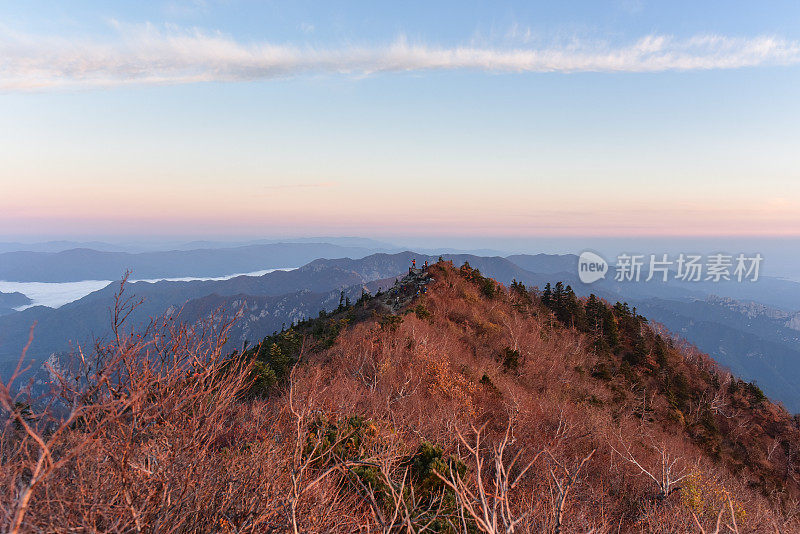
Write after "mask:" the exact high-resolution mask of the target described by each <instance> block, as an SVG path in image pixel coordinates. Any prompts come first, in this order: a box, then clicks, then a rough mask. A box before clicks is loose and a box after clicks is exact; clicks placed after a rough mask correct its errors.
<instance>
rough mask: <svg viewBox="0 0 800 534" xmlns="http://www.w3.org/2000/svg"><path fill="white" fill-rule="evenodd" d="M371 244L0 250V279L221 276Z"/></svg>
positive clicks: (352, 253)
mask: <svg viewBox="0 0 800 534" xmlns="http://www.w3.org/2000/svg"><path fill="white" fill-rule="evenodd" d="M371 252H372V250H370V249H366V248H360V247H343V246H339V245H331V244H328V243H273V244H263V245H249V246H242V247H235V248H225V249H209V248H206V249H195V250H172V251H163V252H140V253H137V254H129V253H126V252H102V251H97V250H91V249H72V250H65V251H62V252H6V253H4V254H0V280H7V281H15V282H70V281H80V280H116V279H119V277H120V276H121V274H122V273H124V272H125V271H126V270H131V271H133V277H134V278H137V279H148V278H177V277H183V276H224V275H228V274H231V273H237V272H241V273H244V272H252V271H258V270H264V269H273V268H283V267H298V266H300V265H304V264H306V263H308V262H309V261H311V260H313V259H316V258H325V257H327V258H338V257H345V256H348V257H353V258H360V257H363V256H366V255H368V254H370V253H371Z"/></svg>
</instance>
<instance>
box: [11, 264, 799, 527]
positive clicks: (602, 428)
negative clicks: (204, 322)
mask: <svg viewBox="0 0 800 534" xmlns="http://www.w3.org/2000/svg"><path fill="white" fill-rule="evenodd" d="M212 330H213V329H212ZM193 332H194V333H193ZM219 335H220V336H222V338H224V337H226V335H227V332H226V331H224V330H223V331H221V332H219ZM150 336H152V339H157V340H158V342H157V343H155V344H153V343H152V341H151V337H150ZM197 336H200V337H197ZM219 343H220V341H219V340H217V341H215V340H214V339H213V338H211V339H209V338H207V337H205V335H204V334H202V335H201V334H197V333H196V331H186V330H185V329H183V328H181V327H179V326H176V325H172V324H169V322H168V324H166V325H165V326H164V328H163V329H159V330H156V331H150V332H149V333H146V334H145V337H144V338H142V337H138V336H136V335H133V336H130V337H126V336H123V337H122V340H121V341H120V344H119V345H115V343H111V344H110V345H109V347H108V348H107V349H105V350H106V352H105V353H104V354H106V355H108V356H109V357H112V361H113V355H115V354H121V355H124V358H119V360H118V361H121V362H124V364H125V366H126V369H127V370H128V371H127V373H126V374H125V375H124V376H126V377H127V376H131V377H134V378H135V380H134V379H131V380H130V381H124V382H123V383H122V384H121V387H119V388H115V389H114V392H115V395H114V397H113V398H112V400H110V401H109V403H108V404H107V405H99V406H88V407H87V408H86V411H85V413H87V414H91V415H92V416H91V417H88V416H87V417H85V418H84V419H83V420H82V424H81V425H79V426H73V427H72V428H68V429H66V430H65V431H64V433H63V434H57V435H56V439H58V440H59V441H58V442H57V443H55V444H54V448H55V450H57V451H58V453H59V458H64V459H65V460H64V462H63V463H62V464H60V465H59V466H58V468H57V469H55V470H54V472H53V473H52V474H51V475H50V476H48V477H47V478H46V479H45V480H44V481H43V482H42V483H41V487H40V489H39V491H37V492H36V493H35V494H34V496H33V498H32V500H31V506H30V508H29V510H28V513H27V516H26V519H25V520H26V527H27V528H29V529H30V530H40V531H49V530H54V529H55V530H59V529H61V530H68V529H71V528H78V527H80V525H85V524H86V523H87V520H88V521H90V522H91V523H92V524H95V525H107V524H114V525H116V526H117V527H118V528H119V529H120V530H126V531H127V530H135V529H140V530H142V531H150V530H157V529H158V528H161V527H163V526H170V528H174V529H176V530H180V531H220V532H263V531H295V532H354V531H366V532H373V531H378V532H393V531H408V530H409V529H411V530H412V531H419V530H421V529H422V528H423V526H426V525H427V528H429V529H431V530H433V531H440V532H450V531H459V532H498V529H497V528H493V527H492V526H491V524H492V522H493V521H492V519H491V518H492V517H494V518H495V520H496V521H497V523H499V524H500V525H502V524H503V522H504V521H505V522H506V523H509V522H514V524H515V530H514V532H590V531H595V532H660V533H668V532H669V533H676V534H677V533H686V532H699V528H698V525H702V526H703V527H704V528H705V529H706V532H710V531H712V530H713V525H714V524H715V522H716V521H717V520H718V519H717V518H718V517H721V518H722V519H723V520H724V522H725V523H724V524H730V525H733V524H734V523H735V525H736V526H735V527H732V528H731V529H730V530H731V531H732V532H756V533H761V532H764V533H767V532H770V533H774V532H775V531H779V532H797V531H798V528H800V524H798V518H797V517H796V509H795V503H796V502H797V498H798V497H800V461H799V460H800V454H798V452H800V451H798V445H797V444H798V443H800V420H798V419H797V418H792V417H791V416H790V415H789V414H788V413H787V412H786V411H785V410H783V409H781V408H780V407H778V406H776V405H774V404H773V403H771V402H770V401H769V400H768V399H767V398H765V397H764V396H763V394H761V392H760V390H758V388H757V387H755V386H753V385H752V384H747V383H744V382H742V381H740V380H737V379H735V378H734V377H732V376H731V375H730V374H729V373H726V372H724V371H721V370H720V369H719V368H718V367H717V366H716V365H715V364H714V362H712V361H711V360H709V359H708V358H707V357H705V356H704V355H702V354H700V353H698V352H697V351H694V350H692V349H691V347H688V346H683V345H682V344H681V343H680V342H679V341H677V340H673V339H670V338H666V337H663V336H661V335H659V333H658V332H657V331H655V330H654V329H652V328H651V327H650V326H649V325H648V323H647V321H646V320H644V319H643V318H642V317H641V316H639V315H637V314H635V313H634V312H633V311H632V310H631V309H629V308H628V307H627V306H625V305H622V304H619V303H618V304H615V305H613V306H612V305H610V304H609V303H605V302H602V301H599V300H597V299H588V300H580V299H577V298H575V296H574V295H573V294H570V292H568V291H564V290H563V288H561V287H560V286H559V288H558V289H556V290H554V291H552V292H551V293H548V294H547V295H544V294H543V295H541V296H540V295H539V294H538V293H531V292H529V291H528V290H527V289H526V288H525V287H523V286H521V285H519V284H514V285H513V286H512V287H509V288H504V287H502V286H500V285H498V284H497V283H496V282H495V281H494V280H492V279H489V278H486V277H484V276H482V275H481V274H479V273H478V272H476V271H475V270H474V269H471V268H468V267H462V268H458V269H457V268H454V267H453V266H452V265H451V264H448V263H444V262H443V263H440V264H437V265H433V266H431V268H430V269H428V270H423V271H417V272H414V274H413V275H410V276H408V277H406V278H404V279H403V280H402V281H401V282H400V283H399V284H398V285H396V286H392V287H391V289H389V290H388V291H386V292H384V293H382V294H381V295H376V296H375V297H371V298H363V299H359V301H357V302H354V303H350V305H348V304H346V303H345V304H343V305H342V306H339V307H338V308H337V309H336V310H335V311H332V312H331V313H329V314H324V315H321V316H320V317H319V318H317V319H314V320H307V321H303V322H301V323H300V324H298V325H295V326H294V327H292V328H290V329H287V330H285V331H282V332H279V333H276V334H274V335H272V336H269V337H268V338H266V339H264V340H263V342H262V343H260V344H258V345H257V346H255V347H253V348H252V349H251V350H248V351H247V352H246V353H244V354H243V355H242V356H241V357H239V356H238V355H236V356H234V357H232V358H231V359H223V360H222V362H221V363H216V364H215V363H213V362H219V359H218V358H219V354H220V353H219V348H218V347H219ZM215 347H216V348H215ZM154 352H155V353H154ZM208 354H210V356H208ZM161 358H167V361H172V362H178V363H180V364H181V366H180V367H179V368H178V369H177V371H175V372H170V371H169V368H166V369H163V370H162V371H161V372H159V373H153V372H152V370H153V365H154V363H153V362H159V361H162V360H161ZM243 364H244V365H245V367H242V366H241V365H243ZM96 372H98V371H96ZM102 376H105V375H102ZM102 376H101V378H100V383H103V384H104V383H106V382H103V381H102ZM87 380H88V382H89V385H91V383H92V382H91V377H90V378H89V379H87ZM65 383H66V384H68V385H69V387H73V386H72V383H73V381H70V380H68V381H66V382H65ZM2 393H3V390H0V394H2ZM81 398H86V397H85V396H83V397H81ZM15 409H16V410H18V412H19V414H20V417H23V415H22V414H23V413H27V412H23V411H22V410H23V409H24V405H23V407H18V408H15ZM109 421H111V424H109ZM104 425H106V426H104ZM15 432H17V431H16V430H14V431H9V432H7V433H6V434H4V435H3V438H2V439H4V440H8V441H7V442H5V445H4V449H3V450H11V451H13V450H14V448H13V443H14V442H13V436H14V435H15ZM88 437H91V439H88ZM77 438H82V440H81V439H77ZM87 442H88V443H87ZM25 443H31V440H27V441H25ZM75 443H82V444H83V445H82V446H83V448H82V449H81V451H80V454H74V455H71V454H69V453H70V450H71V449H70V447H74V444H75ZM32 446H33V445H32ZM7 458H8V460H7V461H9V462H18V463H15V464H13V465H10V468H9V469H4V470H0V477H6V478H5V479H4V482H5V485H7V486H8V487H13V486H14V485H15V484H16V483H17V481H15V480H14V475H13V473H17V472H18V473H24V472H25V466H26V464H25V462H26V461H28V462H33V461H35V458H36V457H35V455H21V454H9V455H7ZM67 480H69V481H70V482H71V483H66V481H67ZM0 499H3V500H2V501H0V504H2V505H3V506H4V507H7V508H9V509H11V508H13V504H14V494H12V492H4V493H2V494H0ZM165 502H169V503H170V504H169V505H166V506H165V505H164V503H165ZM718 514H719V515H718ZM487 518H488V519H487ZM734 528H735V530H734ZM503 531H505V529H503Z"/></svg>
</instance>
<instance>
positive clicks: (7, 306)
mask: <svg viewBox="0 0 800 534" xmlns="http://www.w3.org/2000/svg"><path fill="white" fill-rule="evenodd" d="M30 302H31V299H29V298H28V297H27V296H25V295H23V294H22V293H18V292H14V293H3V292H0V315H5V314H7V313H13V312H14V311H15V310H14V308H18V307H20V306H25V305H26V304H30Z"/></svg>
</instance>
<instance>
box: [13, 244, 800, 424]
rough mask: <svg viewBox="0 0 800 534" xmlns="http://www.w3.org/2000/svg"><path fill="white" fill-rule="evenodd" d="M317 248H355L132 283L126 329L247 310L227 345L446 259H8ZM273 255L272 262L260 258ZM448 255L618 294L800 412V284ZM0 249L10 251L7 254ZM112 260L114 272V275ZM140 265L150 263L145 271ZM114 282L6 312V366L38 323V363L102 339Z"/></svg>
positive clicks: (206, 262)
mask: <svg viewBox="0 0 800 534" xmlns="http://www.w3.org/2000/svg"><path fill="white" fill-rule="evenodd" d="M320 252H326V253H328V254H329V255H330V256H331V257H333V256H338V255H347V254H351V256H352V257H340V258H334V259H313V260H312V261H306V262H305V264H303V265H302V267H299V268H297V269H294V270H291V271H276V272H271V273H268V274H265V275H263V276H238V277H234V278H231V279H228V280H206V281H188V282H174V281H161V282H155V283H149V282H141V281H140V282H134V283H128V284H127V286H126V293H125V294H126V295H129V296H130V295H135V297H136V299H137V300H139V299H141V300H142V302H141V304H139V306H138V307H137V308H136V310H135V312H134V313H133V314H132V315H131V317H130V322H131V326H133V327H137V328H138V327H141V326H143V325H144V324H146V323H147V322H149V321H150V320H151V319H152V318H154V317H157V316H159V315H161V314H163V313H164V312H166V311H170V312H171V313H178V312H180V313H181V314H182V317H183V318H184V319H188V320H199V319H200V318H203V317H206V316H208V315H209V314H210V313H212V312H213V311H214V310H224V312H225V313H227V314H229V315H233V314H236V313H237V312H239V311H240V310H241V311H242V312H243V318H242V319H241V323H240V324H239V325H237V326H236V327H235V328H234V330H233V331H232V334H231V344H232V346H240V345H242V344H244V343H246V342H250V343H252V342H255V341H257V340H259V339H260V338H262V337H263V336H265V335H267V334H269V333H271V332H273V331H274V330H277V329H280V328H281V327H282V326H283V325H287V324H291V323H292V322H293V321H297V320H300V319H302V318H305V317H311V316H315V315H316V314H317V313H318V312H319V310H321V309H330V308H332V307H335V306H336V305H337V304H338V301H339V298H340V294H341V292H343V291H344V292H345V294H346V296H347V297H349V298H351V299H355V298H358V296H359V294H360V293H361V291H362V289H365V288H369V289H370V291H372V292H373V293H374V292H376V291H377V290H378V289H379V288H381V289H384V290H386V289H387V288H388V287H389V286H390V285H391V284H392V283H393V280H394V279H395V278H396V277H397V276H401V275H403V274H404V273H405V272H406V271H407V269H408V267H409V265H410V264H411V262H412V260H414V259H416V261H417V265H418V266H421V265H422V264H423V263H424V262H425V261H428V262H429V263H433V262H435V261H436V260H437V259H438V257H439V256H438V255H423V254H418V253H416V252H411V251H405V252H401V253H394V254H388V253H377V254H367V252H368V250H365V249H361V248H355V249H352V248H346V247H342V246H339V245H327V244H322V245H320V244H319V243H279V244H264V245H249V246H245V247H240V248H230V249H217V250H212V249H196V250H189V251H172V252H164V253H141V254H125V253H123V254H119V253H102V252H97V251H84V250H77V251H66V252H61V253H53V254H50V253H48V254H50V255H49V256H30V255H26V254H19V253H15V254H16V255H12V257H14V258H17V259H18V260H19V261H20V263H18V264H17V267H16V268H17V269H22V265H23V263H24V261H23V260H24V258H28V259H29V260H30V259H31V258H34V257H35V258H38V259H39V260H40V259H42V258H44V259H45V260H46V261H44V262H40V263H39V265H40V269H41V271H40V273H47V272H49V273H50V274H51V275H52V277H53V278H58V276H57V275H58V273H59V263H58V262H59V261H60V260H64V261H65V262H66V263H65V265H67V266H69V265H72V270H71V271H70V270H69V268H66V269H65V270H64V271H63V273H72V274H63V273H62V278H63V277H70V276H72V277H74V276H77V275H78V274H77V273H81V272H83V273H85V272H86V270H87V269H95V271H94V272H95V273H97V274H98V276H100V275H102V276H104V277H105V278H107V279H114V278H119V276H120V274H121V272H122V271H124V270H126V269H128V268H131V267H132V265H131V264H130V263H125V262H126V261H134V260H135V261H137V262H139V263H138V264H137V265H138V267H137V269H138V270H136V271H135V272H134V275H135V276H136V277H137V278H146V277H147V275H151V276H153V277H157V276H165V275H166V274H175V275H179V274H184V275H185V274H187V272H192V273H194V274H204V275H213V274H220V273H223V272H225V271H227V272H236V271H237V270H248V269H251V270H256V269H266V268H268V267H274V266H283V267H285V266H287V263H288V262H290V261H297V262H298V263H299V262H302V261H304V259H306V258H308V257H309V256H311V255H316V254H319V253H320ZM229 254H230V258H231V259H230V262H229V263H228V265H229V266H228V268H227V269H226V268H224V265H226V261H227V259H228V255H229ZM267 256H268V257H269V259H265V258H266V257H267ZM443 256H444V258H445V259H448V260H452V261H453V262H454V264H456V265H462V264H464V263H465V262H467V263H469V264H470V265H471V266H472V267H473V268H477V269H479V270H480V272H481V273H483V274H484V275H486V276H489V277H491V278H493V279H496V280H497V281H499V282H501V283H503V284H506V285H508V284H510V283H511V282H512V281H513V280H516V281H518V282H522V283H525V284H526V285H527V286H528V287H538V288H540V289H541V288H544V286H545V285H546V284H547V283H551V284H555V282H558V281H562V282H564V284H565V285H567V284H568V285H570V286H571V287H572V288H573V290H574V291H575V293H576V294H578V295H580V296H588V295H589V294H591V293H593V294H595V295H596V296H598V297H600V298H603V299H605V300H607V301H609V302H612V303H613V302H616V301H620V302H627V303H628V304H630V305H631V306H635V307H636V308H637V310H638V311H639V313H641V314H643V315H644V316H646V317H648V318H649V319H650V320H651V321H653V322H655V323H661V324H662V325H664V327H666V328H667V329H668V330H670V331H672V332H674V333H676V334H678V335H680V336H682V337H684V338H686V339H687V340H688V341H689V342H691V343H693V344H695V345H696V346H697V347H698V348H699V349H700V350H702V351H704V352H706V353H708V354H710V355H712V356H713V357H714V358H715V359H716V360H717V361H718V362H719V363H721V364H722V365H725V366H727V367H729V368H730V369H731V370H732V371H734V372H735V373H736V374H737V375H739V376H741V377H742V378H744V379H746V380H748V381H755V382H757V383H758V384H759V385H760V386H761V387H762V388H763V389H764V391H765V392H767V393H768V394H769V395H771V396H773V397H774V398H775V399H777V400H780V401H782V402H784V403H785V404H786V406H787V408H789V409H790V410H792V411H794V412H800V387H798V385H797V384H800V339H799V338H798V331H797V326H798V323H800V319H799V318H798V315H797V313H796V312H797V310H796V309H795V308H793V307H792V303H793V302H800V284H797V283H795V282H790V281H786V280H781V279H774V278H768V277H763V278H762V279H761V280H759V282H758V283H756V284H751V285H748V284H747V283H742V284H737V283H727V284H724V283H723V284H712V283H702V282H701V283H695V284H688V283H678V282H674V281H670V282H668V283H661V282H656V281H652V282H650V283H644V282H642V283H638V284H634V283H625V282H617V281H615V280H614V279H613V276H608V277H607V278H606V279H604V280H600V281H598V282H596V283H594V284H590V285H587V284H582V283H581V282H580V281H579V280H578V279H577V276H576V272H577V261H578V260H577V256H574V255H547V254H538V255H513V256H508V257H505V258H504V257H500V256H494V257H486V256H477V255H471V254H443ZM0 257H2V258H3V259H5V258H6V257H8V256H7V255H5V254H4V255H0ZM92 258H94V259H97V260H98V263H97V264H94V265H91V266H90V267H87V266H86V264H85V263H84V262H85V261H89V262H90V263H91V261H92V260H91V259H92ZM31 261H32V260H31ZM37 261H38V260H37ZM184 262H185V263H184ZM0 265H2V267H0V269H3V268H4V269H6V272H11V271H12V270H13V269H12V267H11V266H9V265H5V264H0ZM114 269H119V270H118V271H116V273H113V274H112V272H113V271H114ZM141 269H145V270H144V273H145V274H144V275H143V274H141V273H142V270H141ZM146 269H151V270H150V271H148V270H146ZM16 272H21V271H16ZM31 278H34V276H33V275H31ZM118 291H119V285H118V284H111V285H109V286H108V287H106V288H104V289H102V290H100V291H96V292H94V293H91V294H89V295H87V296H85V297H84V298H81V299H79V300H77V301H75V302H71V303H69V304H67V305H65V306H62V307H60V308H58V309H52V308H47V307H43V306H36V307H33V308H29V309H27V310H24V311H22V312H16V313H10V314H8V315H5V316H2V317H0V372H3V371H7V370H8V369H9V368H10V367H12V366H13V363H15V362H16V358H17V357H18V356H19V354H20V351H21V350H22V347H23V346H24V345H25V343H26V342H27V340H28V335H29V331H30V328H31V326H32V325H33V324H34V323H35V324H36V328H35V336H34V341H33V343H32V345H31V348H30V353H29V355H30V356H31V357H32V358H34V359H35V360H37V361H43V360H44V359H46V358H47V357H48V356H49V355H50V354H52V353H57V352H63V351H66V350H70V348H72V349H74V348H75V347H76V346H78V345H80V346H86V345H87V344H89V343H91V342H92V341H93V340H95V339H102V338H104V337H105V336H107V335H108V332H109V325H110V308H111V307H112V306H113V297H114V294H115V293H116V292H118ZM722 295H724V297H723V296H722ZM0 298H9V299H10V298H14V299H17V300H15V301H14V302H17V304H14V306H19V305H22V304H24V303H25V302H22V301H21V300H19V299H20V298H21V297H20V296H17V297H0ZM22 298H24V296H23V297H22ZM754 301H758V302H759V303H758V304H756V303H755V302H754ZM0 302H4V301H2V300H0ZM8 307H11V305H8ZM787 310H788V311H787Z"/></svg>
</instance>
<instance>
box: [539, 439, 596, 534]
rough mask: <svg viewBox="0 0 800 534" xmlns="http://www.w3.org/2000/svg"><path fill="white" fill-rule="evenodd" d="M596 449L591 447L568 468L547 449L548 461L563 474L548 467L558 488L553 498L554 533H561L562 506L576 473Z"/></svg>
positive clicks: (565, 501) (576, 475)
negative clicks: (554, 498)
mask: <svg viewBox="0 0 800 534" xmlns="http://www.w3.org/2000/svg"><path fill="white" fill-rule="evenodd" d="M596 451H597V449H593V450H592V452H590V453H589V454H588V455H586V456H585V457H584V458H583V459H582V460H581V461H580V462H578V463H576V464H575V466H574V467H573V468H572V469H569V468H568V467H567V466H566V465H564V464H563V463H562V462H559V461H558V460H556V458H555V457H554V456H553V455H552V454H551V453H550V452H549V451H548V453H547V454H548V456H549V457H550V461H551V462H553V464H554V465H555V466H556V467H557V471H559V472H560V473H563V474H559V475H556V472H555V471H554V470H553V468H550V476H551V477H552V478H553V482H554V483H555V485H556V488H557V489H558V494H557V495H556V500H555V509H556V512H555V526H554V527H553V533H554V534H560V533H561V526H562V524H563V521H564V507H565V505H566V503H567V496H568V495H569V491H570V489H572V487H573V486H574V485H575V483H576V482H577V481H578V474H579V473H580V471H581V468H583V465H584V464H585V463H586V462H588V461H589V460H590V459H591V458H592V456H594V453H595V452H596Z"/></svg>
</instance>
